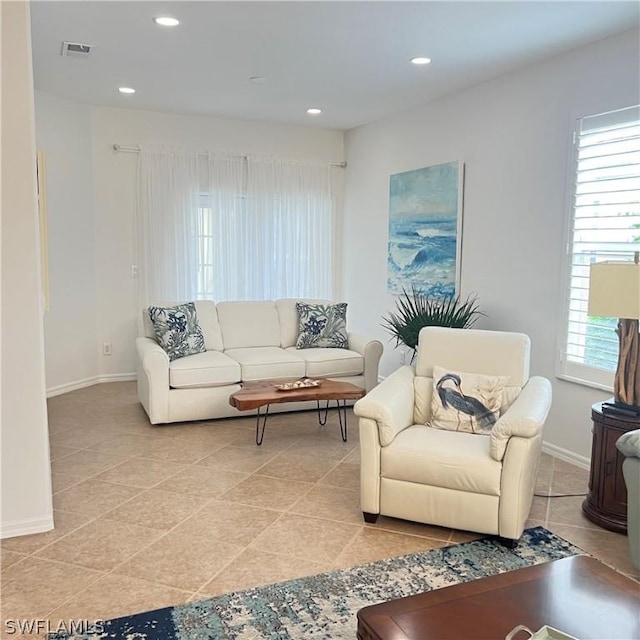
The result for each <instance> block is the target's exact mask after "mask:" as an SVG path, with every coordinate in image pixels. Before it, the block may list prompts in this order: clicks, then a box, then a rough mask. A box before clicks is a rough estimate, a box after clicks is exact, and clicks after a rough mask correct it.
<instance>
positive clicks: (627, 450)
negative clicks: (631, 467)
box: [616, 429, 640, 458]
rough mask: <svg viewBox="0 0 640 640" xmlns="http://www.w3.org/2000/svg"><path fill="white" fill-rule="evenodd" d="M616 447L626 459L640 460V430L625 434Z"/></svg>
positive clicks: (617, 441) (618, 440)
mask: <svg viewBox="0 0 640 640" xmlns="http://www.w3.org/2000/svg"><path fill="white" fill-rule="evenodd" d="M616 447H617V449H618V451H619V452H620V453H621V454H622V455H623V456H625V458H640V429H634V430H633V431H627V433H623V434H622V435H621V436H620V437H619V438H618V439H617V440H616Z"/></svg>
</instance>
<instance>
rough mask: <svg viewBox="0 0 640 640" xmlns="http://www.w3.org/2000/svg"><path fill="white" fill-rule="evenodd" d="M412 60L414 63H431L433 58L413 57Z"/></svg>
mask: <svg viewBox="0 0 640 640" xmlns="http://www.w3.org/2000/svg"><path fill="white" fill-rule="evenodd" d="M411 62H413V64H429V63H430V62H431V58H411Z"/></svg>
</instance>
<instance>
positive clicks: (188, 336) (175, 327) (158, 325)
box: [149, 302, 205, 360]
mask: <svg viewBox="0 0 640 640" xmlns="http://www.w3.org/2000/svg"><path fill="white" fill-rule="evenodd" d="M149 318H150V319H151V323H152V324H153V328H154V330H155V332H156V340H157V341H158V344H159V345H160V346H161V347H162V348H163V349H164V350H165V351H166V352H167V355H168V356H169V360H176V359H177V358H184V357H185V356H190V355H193V354H194V353H201V352H203V351H204V350H205V346H204V336H203V335H202V330H201V329H200V325H199V324H198V316H197V314H196V307H195V305H194V304H193V302H185V303H184V304H178V305H176V306H174V307H149Z"/></svg>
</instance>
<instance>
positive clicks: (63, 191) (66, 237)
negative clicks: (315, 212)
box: [37, 92, 344, 391]
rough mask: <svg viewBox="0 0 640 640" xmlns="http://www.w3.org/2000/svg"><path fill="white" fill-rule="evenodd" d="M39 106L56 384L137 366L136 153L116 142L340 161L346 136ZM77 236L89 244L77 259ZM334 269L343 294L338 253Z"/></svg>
mask: <svg viewBox="0 0 640 640" xmlns="http://www.w3.org/2000/svg"><path fill="white" fill-rule="evenodd" d="M126 99H127V98H123V100H126ZM37 106H38V109H37V118H38V136H39V137H38V139H39V143H40V142H42V146H45V148H47V153H48V167H49V183H50V185H51V186H50V196H49V217H50V225H52V226H53V227H54V233H51V234H50V235H51V237H50V252H51V255H52V259H51V263H52V267H51V292H52V300H51V311H50V312H49V314H48V317H47V334H46V340H47V380H48V387H49V389H50V390H51V387H57V388H58V389H64V388H70V387H74V386H80V385H81V384H82V381H83V380H84V379H86V378H87V376H92V377H93V380H94V381H104V380H110V379H118V378H122V377H123V376H127V375H132V374H133V373H134V371H135V358H134V340H135V337H136V335H137V325H138V315H139V310H138V308H137V295H136V280H135V279H134V278H132V277H131V267H132V265H134V264H136V257H135V244H136V243H135V235H134V211H135V191H134V187H135V172H136V155H135V154H132V153H123V152H119V153H117V152H115V151H114V150H113V144H114V143H118V144H121V145H125V146H129V145H133V146H135V145H139V144H155V145H168V146H176V147H181V148H188V149H198V150H212V151H228V152H232V153H241V154H247V153H253V154H263V155H274V156H280V157H297V158H317V159H321V160H326V161H330V162H334V161H342V160H343V151H344V149H343V134H342V132H339V131H326V130H325V131H323V130H318V129H315V128H314V129H312V128H306V127H291V126H283V125H272V124H265V123H259V122H249V121H239V120H238V121H236V120H223V119H216V118H204V117H191V116H179V115H171V114H164V113H156V112H147V111H138V110H132V109H111V108H102V107H87V106H85V105H79V104H73V103H69V101H67V100H62V99H60V98H56V97H54V96H50V95H47V94H44V93H42V92H38V95H37ZM87 114H89V116H88V117H89V120H90V123H89V128H90V140H88V139H87ZM88 153H90V156H89V157H87V154H88ZM343 173H344V172H343V170H342V169H334V170H333V173H332V178H333V182H334V195H335V198H336V211H337V212H338V215H340V211H341V207H342V191H343V189H342V186H343ZM54 180H55V182H56V185H55V186H54V184H53V183H54ZM74 184H76V185H80V184H82V187H80V188H79V189H76V192H75V193H73V194H70V193H69V192H68V190H69V187H70V186H72V185H74ZM89 187H90V192H91V193H90V194H88V193H87V188H89ZM58 232H59V233H58ZM76 240H78V242H79V243H80V244H82V243H85V244H84V246H83V247H81V248H78V249H77V250H76V252H75V255H74V249H73V248H74V247H77V243H76ZM339 240H340V239H339V238H338V239H337V241H338V242H339ZM70 254H71V255H70ZM77 264H82V265H83V266H82V267H81V268H80V269H79V270H80V271H82V269H84V273H75V274H73V277H72V279H71V280H68V279H67V276H66V275H65V274H67V273H68V272H69V270H72V269H74V268H75V265H77ZM335 269H336V278H335V280H336V289H337V291H336V296H339V295H340V292H339V290H338V288H339V286H340V284H341V279H340V276H339V274H340V251H339V250H338V255H337V256H336V260H335ZM60 301H66V303H67V304H70V305H71V306H72V308H73V309H74V311H75V312H76V313H77V314H78V323H80V316H81V317H82V324H83V327H84V329H83V330H82V331H80V336H81V344H75V345H74V344H73V334H74V333H75V332H76V331H77V330H78V329H79V327H78V326H75V327H73V330H70V331H66V330H65V327H64V324H63V322H64V318H63V316H62V315H60V316H57V315H56V314H57V313H58V310H60V311H61V306H59V302H60ZM91 307H93V317H90V316H91V313H90V309H91ZM92 321H93V322H94V323H95V324H94V325H93V328H92V326H91V322H92ZM92 331H93V332H94V333H93V334H92ZM92 342H93V344H91V343H92ZM105 342H110V343H111V344H112V355H111V356H103V355H102V352H101V349H102V344H103V343H105ZM96 354H97V355H96ZM71 362H73V365H72V366H71ZM54 391H55V389H54Z"/></svg>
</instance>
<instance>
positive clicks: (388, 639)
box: [357, 556, 640, 640]
mask: <svg viewBox="0 0 640 640" xmlns="http://www.w3.org/2000/svg"><path fill="white" fill-rule="evenodd" d="M520 624H522V625H526V626H527V627H528V628H529V629H531V630H532V631H537V630H538V629H540V628H541V627H543V626H544V625H548V626H550V627H554V628H555V629H558V630H559V631H563V632H564V633H566V634H569V635H572V636H575V637H576V638H580V640H605V639H606V638H610V639H612V640H630V639H634V638H636V639H637V638H640V583H638V582H635V581H634V580H631V579H630V578H627V577H626V576H624V575H622V574H621V573H617V572H616V571H614V570H613V569H610V568H609V567H607V566H606V565H604V564H602V563H601V562H599V561H598V560H595V559H594V558H590V557H588V556H573V557H571V558H563V559H562V560H555V561H553V562H547V563H545V564H539V565H535V566H533V567H527V568H525V569H518V570H516V571H509V572H507V573H502V574H500V575H496V576H491V577H489V578H482V579H480V580H473V581H471V582H466V583H463V584H458V585H455V586H452V587H445V588H444V589H436V590H434V591H429V592H428V593H421V594H419V595H416V596H409V597H408V598H400V599H398V600H391V601H390V602H385V603H382V604H378V605H373V606H371V607H365V608H364V609H361V610H360V611H359V612H358V632H357V637H358V640H435V639H437V640H465V639H467V638H468V639H473V640H485V639H486V640H489V639H490V640H503V639H504V638H505V636H506V635H507V634H508V633H509V632H510V631H511V630H512V629H513V628H514V627H516V626H517V625H520ZM527 637H529V636H528V635H527V634H526V633H524V632H521V633H520V634H518V635H517V638H518V640H523V639H525V638H527Z"/></svg>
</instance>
